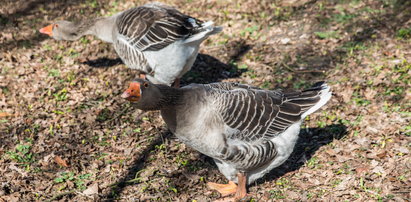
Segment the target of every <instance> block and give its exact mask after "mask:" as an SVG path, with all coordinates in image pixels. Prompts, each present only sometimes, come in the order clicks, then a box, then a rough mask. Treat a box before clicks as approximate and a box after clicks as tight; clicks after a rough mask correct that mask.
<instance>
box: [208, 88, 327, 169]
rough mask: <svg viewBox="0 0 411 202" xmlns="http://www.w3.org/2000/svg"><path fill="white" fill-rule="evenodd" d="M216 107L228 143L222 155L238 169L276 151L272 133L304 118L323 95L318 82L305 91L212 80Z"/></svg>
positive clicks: (265, 159)
mask: <svg viewBox="0 0 411 202" xmlns="http://www.w3.org/2000/svg"><path fill="white" fill-rule="evenodd" d="M208 87H209V89H210V90H209V92H210V94H211V95H212V96H211V97H213V101H214V103H213V106H215V107H216V108H215V111H216V112H217V114H218V115H219V116H220V117H221V120H223V122H224V124H225V128H226V129H225V134H224V136H225V140H226V141H225V143H224V144H225V147H224V149H223V150H222V151H220V156H219V158H220V159H222V160H224V161H229V162H232V163H233V164H234V165H236V167H238V169H242V170H247V169H255V168H256V167H259V166H261V165H264V164H265V163H267V162H269V161H271V160H272V159H274V158H275V157H276V155H277V151H276V149H275V145H274V143H273V142H272V141H271V139H272V138H273V137H276V136H277V135H279V134H281V133H282V132H284V131H285V130H286V129H287V128H288V127H290V126H291V125H293V124H295V123H297V122H298V121H300V120H301V115H302V114H303V113H304V112H306V111H307V110H309V109H310V108H311V107H313V106H314V105H315V104H316V103H317V102H319V101H320V99H321V90H322V89H323V88H325V87H326V85H325V86H323V85H321V84H318V86H314V87H313V88H310V89H307V90H304V91H295V92H292V93H284V92H281V91H268V90H262V89H259V88H255V87H251V86H248V85H243V84H234V83H220V84H209V85H208Z"/></svg>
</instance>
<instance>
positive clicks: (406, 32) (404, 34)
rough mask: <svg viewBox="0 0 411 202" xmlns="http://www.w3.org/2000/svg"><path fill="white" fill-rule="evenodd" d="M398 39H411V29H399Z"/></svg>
mask: <svg viewBox="0 0 411 202" xmlns="http://www.w3.org/2000/svg"><path fill="white" fill-rule="evenodd" d="M397 37H398V38H399V39H409V38H410V37H411V27H409V28H401V29H399V30H398V31H397Z"/></svg>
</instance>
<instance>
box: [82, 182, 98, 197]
mask: <svg viewBox="0 0 411 202" xmlns="http://www.w3.org/2000/svg"><path fill="white" fill-rule="evenodd" d="M83 194H85V195H93V194H98V184H97V183H94V184H92V185H90V186H89V187H88V188H87V189H86V190H84V191H83Z"/></svg>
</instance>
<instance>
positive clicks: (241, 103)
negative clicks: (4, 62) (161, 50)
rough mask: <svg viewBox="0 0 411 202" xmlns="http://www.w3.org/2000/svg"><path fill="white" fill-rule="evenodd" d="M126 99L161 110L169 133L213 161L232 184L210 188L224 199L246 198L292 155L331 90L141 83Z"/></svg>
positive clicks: (323, 86)
mask: <svg viewBox="0 0 411 202" xmlns="http://www.w3.org/2000/svg"><path fill="white" fill-rule="evenodd" d="M122 97H123V98H125V99H127V100H128V101H130V102H131V103H132V105H133V106H135V107H136V108H138V109H142V110H160V111H161V115H162V118H163V119H164V121H165V122H166V124H167V127H168V128H169V129H170V131H171V132H172V133H174V134H175V135H176V136H177V137H178V138H179V139H180V140H181V141H182V142H183V143H185V144H187V145H189V146H190V147H192V148H194V149H196V150H198V151H199V152H201V153H203V154H205V155H207V156H210V157H211V158H213V159H214V161H215V163H216V165H217V166H218V169H219V170H220V172H221V173H222V174H223V175H224V176H225V177H226V178H227V179H228V180H229V183H228V184H217V183H212V182H209V183H208V186H209V187H210V188H211V189H215V190H217V191H219V192H220V193H221V194H222V195H223V196H227V195H230V194H234V193H235V197H236V198H243V197H244V196H245V195H246V193H247V192H246V184H250V183H252V182H254V181H255V180H257V179H259V178H261V177H263V176H264V175H265V174H266V173H268V172H269V171H270V170H272V169H273V168H275V167H278V166H280V165H281V164H282V163H284V161H285V160H286V159H287V158H288V157H289V156H290V154H291V152H292V151H293V148H294V145H295V143H296V141H297V138H298V134H299V131H300V125H301V123H302V122H303V120H304V119H305V117H306V116H308V115H309V114H311V113H313V112H315V111H316V110H318V109H319V108H320V107H322V106H323V105H325V104H326V103H327V102H328V100H329V99H330V98H331V91H330V87H329V86H328V85H327V84H326V83H324V82H319V83H317V84H315V85H314V86H313V87H311V88H309V89H306V90H302V91H293V92H287V93H285V92H282V91H274V90H263V89H259V88H256V87H252V86H249V85H244V84H238V83H212V84H190V85H188V86H184V87H183V88H171V87H168V86H166V85H157V84H153V83H151V82H149V81H147V80H143V79H137V80H135V81H133V82H131V83H130V86H129V88H128V89H127V90H126V91H125V92H124V93H123V94H122ZM236 183H237V184H238V185H236Z"/></svg>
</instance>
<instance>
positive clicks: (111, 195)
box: [102, 128, 171, 201]
mask: <svg viewBox="0 0 411 202" xmlns="http://www.w3.org/2000/svg"><path fill="white" fill-rule="evenodd" d="M170 136H171V133H170V131H169V130H167V129H164V128H163V129H161V128H160V130H159V135H157V136H156V138H155V139H153V140H152V141H151V143H150V144H149V145H148V146H147V147H146V149H144V151H142V152H141V153H140V156H139V158H137V159H136V160H135V161H134V163H133V166H132V167H130V168H129V169H128V171H127V174H126V175H125V176H124V177H123V178H121V179H119V180H118V181H117V182H116V183H114V184H112V186H111V187H109V188H108V189H110V191H109V192H108V194H107V195H106V196H103V197H102V199H104V201H114V200H116V198H117V197H118V196H119V195H121V192H122V191H123V189H124V188H125V187H127V186H129V185H132V184H134V183H135V182H133V181H132V179H134V178H135V177H136V174H137V173H138V172H139V171H141V170H142V169H144V167H145V162H146V161H147V158H148V157H149V156H150V151H153V150H154V149H155V147H156V146H158V145H161V144H162V143H163V142H164V139H166V138H169V137H170Z"/></svg>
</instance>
